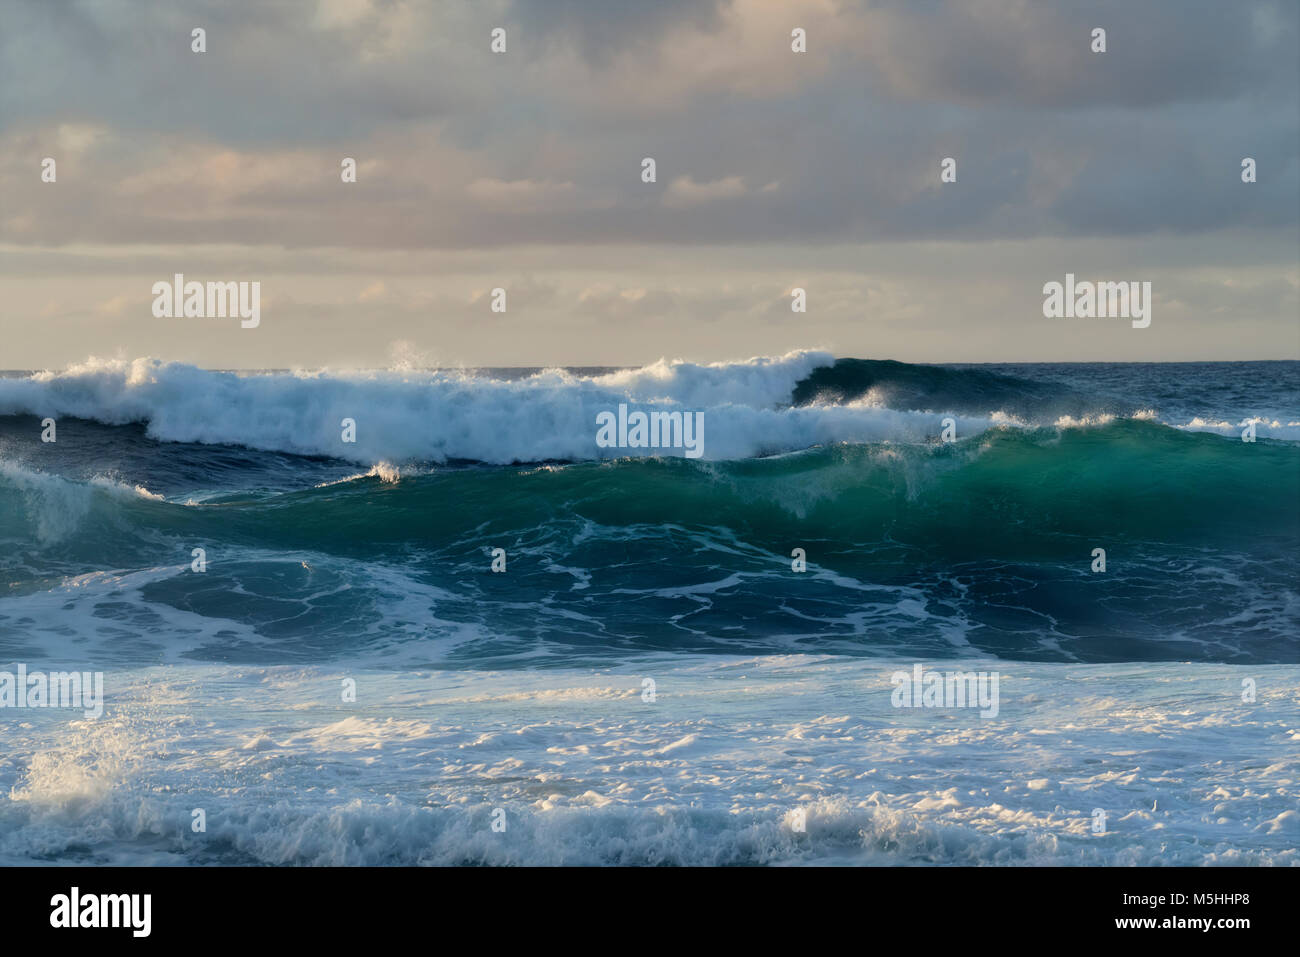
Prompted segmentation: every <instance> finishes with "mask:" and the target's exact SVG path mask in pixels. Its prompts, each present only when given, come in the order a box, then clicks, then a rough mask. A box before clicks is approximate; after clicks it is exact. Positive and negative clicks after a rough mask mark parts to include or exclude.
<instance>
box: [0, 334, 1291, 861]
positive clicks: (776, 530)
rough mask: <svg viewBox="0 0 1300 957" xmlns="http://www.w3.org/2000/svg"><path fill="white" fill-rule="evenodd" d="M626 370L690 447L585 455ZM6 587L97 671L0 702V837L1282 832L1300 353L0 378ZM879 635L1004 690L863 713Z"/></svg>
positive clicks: (647, 855)
mask: <svg viewBox="0 0 1300 957" xmlns="http://www.w3.org/2000/svg"><path fill="white" fill-rule="evenodd" d="M620 405H625V406H627V407H628V408H635V409H640V410H645V411H660V412H668V413H672V412H681V413H683V414H685V413H695V414H699V415H701V416H702V421H703V423H704V431H703V435H704V441H703V446H702V451H703V455H702V456H701V457H700V458H698V459H694V458H687V457H685V456H684V455H683V454H682V451H681V450H680V449H661V450H653V449H630V448H608V447H604V446H602V445H601V444H600V443H598V442H597V421H598V416H600V414H601V413H602V412H609V411H610V410H615V409H618V408H619V406H620ZM47 418H52V419H54V420H55V422H56V425H57V441H55V442H52V443H47V442H42V441H41V434H42V431H43V430H44V426H43V424H42V423H43V421H44V420H45V419H47ZM345 420H349V421H351V422H352V423H354V425H355V438H356V441H355V442H345V441H342V435H343V429H344V422H345ZM945 433H946V435H945ZM1243 436H1245V437H1246V438H1247V439H1248V440H1247V441H1243ZM945 438H950V439H953V441H945ZM652 453H657V454H652ZM196 549H197V550H201V554H202V555H203V561H204V563H205V564H204V566H203V570H202V571H201V572H200V571H196V570H195V562H196V558H195V555H196ZM1097 549H1102V550H1104V553H1105V562H1106V564H1105V570H1104V571H1098V570H1097V568H1096V566H1095V554H1096V550H1097ZM498 550H499V554H500V555H502V556H503V560H504V562H505V571H504V572H494V571H493V570H492V567H493V562H494V556H495V555H497V554H498ZM796 554H798V555H802V556H804V557H805V558H806V568H805V570H801V571H796V570H795V567H794V558H795V556H796ZM0 575H2V576H3V578H2V580H3V583H4V590H3V592H0V670H3V669H4V668H5V667H9V668H12V667H13V664H14V663H20V662H21V663H24V664H27V665H29V666H31V667H33V668H35V667H50V668H52V667H55V666H68V667H73V666H75V667H76V668H78V669H82V670H86V669H88V670H102V671H104V672H105V673H106V680H105V690H106V695H107V700H108V704H107V707H106V717H105V718H104V719H101V721H100V722H97V723H95V722H89V723H87V722H81V721H78V720H75V719H74V718H72V717H71V716H69V715H62V714H58V713H55V712H42V713H39V714H37V713H33V712H26V713H24V718H23V721H24V722H25V723H24V724H22V725H21V726H19V725H18V724H16V723H15V722H13V721H12V720H11V719H10V717H9V716H8V715H6V714H5V713H4V712H3V711H0V720H7V721H9V724H8V725H7V734H8V736H9V737H8V741H7V745H8V754H9V757H8V759H7V761H6V762H4V763H0V793H4V794H8V795H9V796H8V798H4V799H0V861H3V862H10V863H14V862H17V863H25V862H30V861H33V860H67V859H70V858H77V857H79V856H80V857H81V858H83V859H87V860H97V861H104V862H122V863H138V862H145V861H160V862H188V863H204V862H222V863H566V862H569V863H783V862H792V863H794V862H811V863H816V862H835V863H851V862H859V863H860V862H871V863H1042V862H1051V863H1094V864H1095V863H1157V862H1160V861H1162V860H1165V859H1172V860H1177V861H1181V862H1191V863H1223V862H1236V863H1295V862H1296V858H1295V847H1296V846H1297V844H1300V839H1298V838H1300V835H1297V826H1300V815H1297V814H1296V812H1295V810H1294V808H1295V806H1296V804H1297V798H1298V796H1300V794H1298V792H1297V791H1296V783H1295V776H1294V762H1291V764H1290V765H1289V767H1290V771H1288V764H1287V761H1286V760H1285V757H1284V756H1285V755H1286V754H1287V753H1289V752H1288V751H1287V749H1291V750H1293V749H1294V747H1295V735H1296V734H1297V732H1296V730H1295V729H1296V728H1297V727H1300V713H1298V706H1297V700H1300V699H1298V697H1297V692H1298V691H1300V669H1297V667H1296V665H1297V664H1300V586H1298V582H1300V363H1295V362H1260V363H1191V364H1017V365H1000V366H956V365H944V366H926V365H909V364H905V363H899V362H890V361H885V360H861V359H835V358H834V357H832V356H830V355H828V354H825V353H820V352H797V353H791V354H789V355H786V356H780V357H771V358H757V359H751V360H747V361H743V362H732V363H714V364H696V363H690V362H680V361H678V362H667V361H664V362H659V363H656V364H654V365H651V366H646V367H644V368H638V369H586V370H582V369H532V370H519V369H513V370H510V369H495V370H494V369H481V370H425V371H419V370H416V371H412V370H384V371H366V372H355V371H328V370H326V371H320V370H318V371H312V372H261V373H232V372H215V371H208V370H203V369H198V368H195V367H193V366H189V365H183V364H177V363H165V362H160V361H158V360H153V359H139V360H135V361H123V360H90V361H87V362H86V363H83V364H81V365H79V366H76V367H73V368H70V369H67V370H64V371H61V372H13V373H6V374H3V375H0ZM4 661H8V662H10V664H9V665H8V666H6V665H4V663H3V662H4ZM918 661H927V662H953V663H963V664H968V665H972V666H978V667H979V668H981V669H983V670H988V669H990V668H996V669H1000V670H1001V671H1002V673H1003V675H1004V683H1003V688H1004V696H1005V700H1004V702H1003V704H1002V708H1001V711H1000V712H999V714H998V717H997V718H996V719H995V720H994V721H991V722H983V723H981V721H980V719H979V718H978V717H974V718H971V717H970V716H968V715H964V714H960V715H952V714H949V715H946V716H938V715H934V714H928V713H921V712H918V713H911V714H907V715H905V716H904V715H901V714H900V712H898V711H896V710H894V709H892V708H890V707H889V695H888V681H887V676H888V674H889V672H890V671H891V670H892V669H893V668H895V667H899V666H902V667H910V664H908V663H909V662H918ZM644 676H654V677H656V679H657V680H658V681H659V686H660V688H661V690H662V691H663V694H662V696H661V698H660V700H659V703H657V704H654V705H653V706H652V705H647V704H645V703H644V702H642V700H641V698H640V697H639V690H638V689H639V688H640V682H641V680H642V678H643V677H644ZM344 677H351V678H353V679H354V680H356V681H357V682H358V687H359V688H360V689H361V690H360V691H359V697H358V700H357V702H356V703H355V704H346V705H345V704H344V703H342V702H341V701H340V698H339V690H338V689H339V683H340V681H341V680H342V679H343V678H344ZM1243 679H1250V680H1251V681H1253V682H1255V683H1256V684H1257V685H1258V687H1259V689H1260V696H1259V699H1258V703H1257V704H1256V705H1253V706H1251V707H1246V706H1244V704H1243V702H1242V697H1241V688H1242V681H1243ZM1063 729H1073V730H1072V731H1070V732H1069V733H1066V731H1065V730H1063ZM1165 736H1176V737H1177V740H1181V741H1184V742H1185V743H1186V744H1187V746H1186V747H1185V748H1181V749H1173V750H1170V749H1169V748H1167V747H1165V746H1164V745H1162V744H1160V742H1161V741H1163V740H1165ZM1011 742H1016V744H1015V745H1014V747H1013V746H1011V744H1010V743H1011ZM1030 742H1036V743H1035V744H1032V745H1031V744H1030ZM373 762H378V767H379V768H380V769H381V770H382V771H383V773H382V774H379V775H370V774H368V773H367V774H362V773H359V769H362V768H369V767H371V764H372V763H373ZM326 769H328V770H326ZM611 769H615V770H611ZM322 775H324V777H323V778H322ZM691 782H694V783H691ZM756 793H759V794H762V795H765V796H763V797H759V798H756V797H755V794H756ZM308 794H310V795H312V796H311V797H310V798H309V797H308V796H307V795H308ZM202 802H208V803H214V804H219V805H220V806H221V807H222V808H223V811H222V813H221V814H220V815H215V814H214V815H213V816H212V819H213V820H214V827H213V830H212V832H211V833H210V835H209V837H208V838H206V839H199V838H196V837H195V836H194V835H193V834H192V832H189V831H188V830H187V822H188V820H189V817H188V815H189V813H190V810H192V808H193V807H199V806H206V805H204V804H203V803H202ZM499 804H502V805H505V806H507V807H508V813H509V815H510V817H511V820H512V821H513V822H515V830H514V831H512V832H508V833H511V834H513V835H514V843H511V842H510V841H509V840H500V841H497V842H496V843H492V841H493V840H494V838H493V837H492V836H491V835H492V834H493V832H492V831H491V829H490V827H488V826H487V823H488V821H489V818H490V816H491V811H492V809H493V808H494V807H496V806H498V805H499ZM1098 806H1100V807H1103V808H1110V809H1111V811H1110V812H1108V813H1111V814H1112V818H1111V819H1112V822H1120V821H1128V825H1127V830H1126V829H1125V828H1124V827H1120V826H1119V825H1118V824H1116V825H1115V826H1116V828H1117V831H1116V834H1115V835H1114V836H1113V837H1106V838H1101V839H1098V838H1097V837H1096V835H1093V834H1091V833H1090V831H1089V830H1088V824H1087V816H1088V814H1090V813H1091V810H1092V808H1093V807H1098ZM796 808H800V809H802V810H803V811H804V813H805V815H806V819H807V822H808V829H807V831H806V832H801V836H800V837H797V838H796V837H794V836H792V832H791V829H790V827H789V821H788V820H787V815H788V814H790V813H793V811H794V809H796ZM1063 809H1064V810H1063ZM1076 811H1077V815H1076V813H1075V812H1076ZM1225 822H1226V823H1225ZM498 837H499V835H498ZM1165 855H1172V857H1169V858H1166V857H1165Z"/></svg>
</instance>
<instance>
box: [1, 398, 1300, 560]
mask: <svg viewBox="0 0 1300 957" xmlns="http://www.w3.org/2000/svg"><path fill="white" fill-rule="evenodd" d="M561 517H568V518H574V517H577V518H581V519H583V520H588V521H592V522H596V523H599V524H601V525H605V526H637V525H651V524H665V523H668V524H673V525H679V526H701V527H704V526H717V527H725V528H728V529H732V530H734V531H736V532H737V533H738V534H742V535H744V536H746V537H747V540H750V541H754V542H759V543H763V544H770V545H772V546H773V547H777V546H779V545H782V544H783V543H785V542H798V541H803V540H808V539H817V540H824V541H835V542H845V543H848V542H883V541H889V542H893V543H901V544H905V545H908V546H912V547H916V548H921V549H925V550H927V551H929V552H932V553H935V554H943V555H947V556H949V557H953V558H960V557H975V556H985V557H990V558H993V557H998V556H1003V555H1012V554H1014V555H1018V556H1021V557H1053V556H1055V555H1058V554H1059V553H1060V552H1061V550H1062V549H1075V548H1076V547H1077V546H1076V544H1075V540H1076V539H1078V538H1081V537H1082V538H1089V539H1090V540H1092V539H1095V540H1097V541H1098V542H1101V541H1103V540H1105V541H1135V542H1136V541H1152V542H1173V543H1192V544H1194V543H1200V544H1204V545H1206V546H1218V545H1236V546H1241V547H1250V548H1255V549H1258V548H1263V547H1266V546H1268V545H1269V544H1270V543H1273V544H1286V543H1288V542H1294V541H1295V539H1296V537H1297V532H1298V530H1300V528H1298V526H1297V522H1298V521H1300V446H1296V445H1295V444H1293V443H1283V442H1270V441H1267V440H1261V441H1258V442H1256V443H1253V444H1248V443H1242V442H1236V441H1225V440H1224V439H1222V438H1220V437H1217V436H1211V435H1203V434H1196V433H1185V432H1180V431H1177V430H1173V429H1169V428H1167V427H1165V426H1162V425H1159V424H1156V423H1151V422H1145V421H1141V420H1116V421H1114V422H1111V423H1109V424H1107V425H1104V426H1097V427H1093V428H1067V429H1058V428H1041V429H991V430H989V431H987V432H985V433H983V434H982V435H980V436H978V437H976V438H974V439H971V440H969V441H967V442H964V443H956V444H930V445H897V444H891V443H883V444H869V445H838V446H833V447H828V448H818V449H813V450H809V451H806V452H802V453H798V454H793V455H786V456H777V457H770V458H764V459H751V460H741V461H731V462H719V463H709V462H703V463H702V462H692V461H688V460H682V459H620V460H617V461H611V462H603V463H593V462H587V463H577V464H571V465H556V466H540V467H528V468H523V467H488V466H477V467H454V468H421V469H415V470H407V471H405V472H403V469H401V468H399V467H391V468H387V469H384V468H379V469H372V470H371V471H370V472H368V473H365V474H358V475H355V476H352V477H350V478H343V479H339V480H335V481H331V482H324V483H321V484H320V485H319V486H318V487H313V488H308V489H299V490H296V491H291V492H281V493H278V494H269V493H265V492H262V493H256V494H254V493H245V494H242V495H241V494H238V493H230V494H226V495H223V496H221V497H219V498H217V499H213V500H210V501H208V502H204V503H190V504H180V503H176V502H166V501H161V500H159V497H158V496H157V495H156V494H155V493H153V492H150V491H148V490H147V489H145V488H143V487H139V486H137V487H132V485H131V484H130V483H115V482H111V481H107V480H96V481H95V482H92V483H82V482H74V481H70V480H68V479H65V478H61V477H58V476H54V475H48V474H44V473H40V472H35V471H30V470H26V469H17V468H14V467H12V466H10V467H7V468H5V469H3V470H0V534H4V535H6V536H9V537H11V538H20V539H21V538H26V539H28V540H31V541H34V542H40V543H42V544H44V545H46V546H50V547H53V546H54V545H60V546H61V547H64V548H74V547H77V545H78V543H77V541H76V540H77V539H80V547H81V548H83V549H88V550H93V551H94V552H95V553H96V554H101V555H102V553H103V550H104V549H105V548H111V547H112V546H111V544H110V543H108V542H106V541H105V537H111V536H114V535H117V536H120V535H121V534H122V533H123V532H124V531H125V532H127V533H130V532H132V531H133V530H134V531H136V532H142V531H145V530H152V531H157V532H166V533H170V534H185V535H187V536H191V537H193V536H199V537H208V538H211V539H220V540H227V541H238V542H243V543H248V544H255V545H258V546H260V547H267V548H287V549H291V548H321V549H327V550H338V549H342V550H344V551H349V552H358V553H365V552H367V551H371V550H380V549H384V548H388V547H390V546H392V545H394V544H398V543H401V544H406V545H411V544H428V545H434V546H438V545H441V544H443V543H445V542H447V541H452V540H456V539H461V538H465V537H467V536H472V535H474V534H481V535H484V536H490V535H492V534H494V533H497V532H505V531H510V530H519V529H532V528H538V527H541V526H544V525H546V524H547V523H548V522H551V521H554V520H556V519H557V518H561ZM74 533H75V534H74ZM123 544H124V545H126V544H129V541H128V540H123Z"/></svg>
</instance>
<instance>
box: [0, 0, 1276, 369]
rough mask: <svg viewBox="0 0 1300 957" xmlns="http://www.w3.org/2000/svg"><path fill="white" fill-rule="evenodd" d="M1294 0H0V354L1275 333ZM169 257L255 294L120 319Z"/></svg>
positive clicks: (941, 352) (1107, 355) (950, 356)
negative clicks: (53, 174)
mask: <svg viewBox="0 0 1300 957" xmlns="http://www.w3.org/2000/svg"><path fill="white" fill-rule="evenodd" d="M1298 20H1300V5H1297V3H1296V2H1295V0H1234V2H1227V0H1143V2H1140V3H1135V2H1132V0H1056V2H1047V0H1042V2H1036V0H951V2H943V0H905V2H904V0H898V2H890V0H877V2H870V0H860V2H855V0H798V2H794V0H788V2H776V0H729V2H728V0H716V2H710V0H698V2H696V0H654V2H651V0H635V2H633V0H513V2H512V0H467V2H436V0H259V2H251V0H250V2H231V0H172V2H167V3H162V2H157V3H155V2H146V0H58V2H52V0H0V368H11V369H12V368H34V367H61V366H65V365H67V364H69V363H71V362H75V361H79V360H81V359H84V358H86V357H87V356H89V355H97V356H124V357H137V356H142V355H154V356H159V357H162V358H166V359H176V360H183V361H188V362H195V363H198V364H201V365H205V366H211V367H223V368H268V367H315V366H321V365H331V366H376V365H389V364H392V363H395V362H396V363H416V364H423V365H456V364H460V363H466V364H471V365H545V364H564V365H601V364H608V365H629V364H639V363H643V362H647V361H652V360H654V359H658V358H660V357H664V356H666V357H683V358H690V359H697V360H715V359H724V358H738V357H746V356H751V355H756V354H779V353H784V352H786V351H788V350H791V349H796V348H825V349H829V350H831V351H833V352H835V353H836V354H838V355H841V356H861V357H873V358H897V359H903V360H907V361H1022V360H1023V361H1032V360H1089V359H1099V360H1184V359H1256V358H1300V266H1298V262H1300V160H1298V154H1300V53H1298V52H1297V51H1298V49H1300V35H1298V33H1300V30H1298V25H1297V21H1298ZM195 27H202V28H204V29H205V30H206V33H207V52H205V53H194V52H192V51H191V31H192V30H193V29H194V28H195ZM496 27H502V28H504V29H505V30H506V37H507V50H506V52H505V53H504V54H494V53H492V52H491V50H490V49H489V43H490V33H491V31H492V30H493V29H494V28H496ZM795 27H801V28H803V29H804V30H806V31H807V48H808V49H807V53H803V54H797V53H794V52H792V51H791V49H790V43H791V40H790V34H791V30H792V29H794V28H795ZM1095 27H1103V28H1105V30H1106V43H1107V51H1106V52H1105V53H1103V54H1098V53H1093V52H1092V51H1091V49H1090V47H1091V43H1092V37H1091V32H1092V30H1093V28H1095ZM45 157H51V158H54V159H55V161H56V163H57V181H56V182H55V183H43V182H42V181H41V164H42V160H43V159H44V158H45ZM343 157H355V159H356V160H357V164H358V182H356V183H355V184H344V183H343V182H341V179H340V175H339V174H340V161H341V160H342V158H343ZM643 157H653V158H654V159H655V160H656V164H657V182H655V183H643V182H642V180H641V160H642V158H643ZM944 157H953V158H954V159H956V161H957V181H956V182H955V183H941V182H940V177H939V171H940V162H941V160H942V159H943V158H944ZM1243 157H1252V158H1254V159H1255V160H1256V162H1257V168H1258V173H1257V175H1258V182H1256V183H1254V184H1244V183H1243V182H1242V181H1241V162H1242V159H1243ZM177 272H181V273H184V274H185V276H186V277H187V279H196V280H200V281H206V280H221V281H238V280H246V281H251V280H257V281H260V282H261V284H262V321H261V325H260V326H259V327H258V328H257V329H241V328H240V326H239V324H238V322H230V321H222V320H204V319H188V320H186V319H181V320H174V319H158V318H155V317H154V316H153V313H152V311H151V305H152V301H153V296H152V293H151V287H152V285H153V283H155V282H157V281H159V280H164V279H170V277H171V276H172V275H173V274H174V273H177ZM1067 272H1072V273H1075V274H1076V275H1077V276H1078V277H1079V278H1080V279H1094V280H1113V281H1119V280H1144V281H1150V282H1151V283H1152V287H1153V295H1154V304H1153V316H1152V323H1151V325H1150V327H1149V328H1146V329H1133V328H1132V327H1131V326H1130V324H1129V323H1128V322H1124V321H1113V320H1102V319H1092V320H1086V319H1076V320H1049V319H1045V318H1044V317H1043V314H1042V305H1043V292H1042V287H1043V284H1044V283H1045V282H1049V281H1053V280H1057V281H1060V280H1062V279H1063V278H1064V275H1065V273H1067ZM796 286H797V287H802V288H804V289H806V290H807V297H808V311H807V313H806V314H796V313H792V312H791V310H790V290H791V289H792V288H793V287H796ZM494 287H502V288H504V289H506V290H507V304H508V308H507V311H506V312H505V313H504V314H501V313H493V312H492V311H491V309H490V299H491V295H490V292H491V290H492V289H493V288H494Z"/></svg>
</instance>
